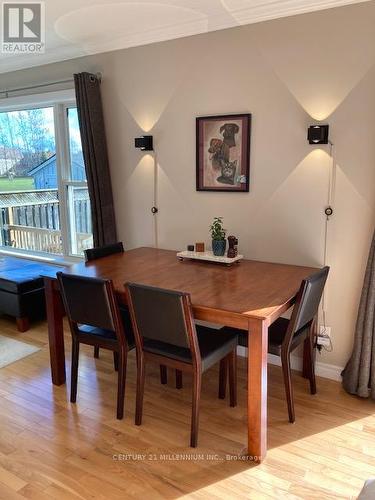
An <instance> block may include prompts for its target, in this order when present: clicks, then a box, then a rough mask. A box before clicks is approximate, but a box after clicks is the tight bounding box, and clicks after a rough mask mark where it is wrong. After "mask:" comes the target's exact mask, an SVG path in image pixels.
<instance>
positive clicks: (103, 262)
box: [44, 247, 316, 462]
mask: <svg viewBox="0 0 375 500" xmlns="http://www.w3.org/2000/svg"><path fill="white" fill-rule="evenodd" d="M315 271H316V268H312V267H302V266H294V265H286V264H275V263H269V262H260V261H253V260H242V261H240V262H239V263H238V264H233V265H232V266H225V265H221V264H217V263H209V262H201V261H193V260H183V261H180V260H179V259H178V258H177V256H176V252H175V251H171V250H160V249H155V248H146V247H143V248H136V249H134V250H129V251H126V252H124V253H120V254H115V255H111V256H108V257H105V258H102V259H97V260H94V261H91V262H86V263H84V262H82V263H77V264H74V265H72V266H71V267H69V268H66V269H65V270H64V272H67V273H70V274H76V275H81V276H88V277H90V276H92V277H96V278H106V279H111V280H112V281H113V285H114V288H115V291H116V294H117V296H118V300H119V302H120V303H122V304H126V294H125V289H124V284H125V283H126V282H137V283H143V284H147V285H152V286H157V287H160V288H168V289H173V290H180V291H184V292H189V293H190V295H191V301H192V306H193V313H194V317H195V318H196V319H197V320H204V321H208V322H211V323H216V324H220V325H226V326H231V327H235V328H241V329H243V330H247V331H248V346H249V349H248V398H247V407H248V442H247V451H248V456H249V458H250V459H252V460H254V461H256V462H260V461H262V460H263V459H264V457H265V456H266V452H267V347H268V327H269V326H270V325H271V324H272V323H273V322H274V321H275V320H276V319H277V318H279V317H280V316H281V315H282V314H283V313H284V312H285V311H287V310H288V309H289V308H290V307H291V306H292V305H293V303H294V301H295V297H296V294H297V292H298V289H299V287H300V284H301V280H303V279H304V278H306V277H307V276H309V275H310V274H312V273H313V272H315ZM44 281H45V291H46V304H47V320H48V335H49V347H50V361H51V374H52V382H53V384H55V385H61V384H64V383H65V350H64V332H63V316H64V314H65V312H64V308H63V304H62V300H61V296H60V292H59V287H58V282H57V279H56V275H55V274H54V273H53V272H51V274H50V275H44Z"/></svg>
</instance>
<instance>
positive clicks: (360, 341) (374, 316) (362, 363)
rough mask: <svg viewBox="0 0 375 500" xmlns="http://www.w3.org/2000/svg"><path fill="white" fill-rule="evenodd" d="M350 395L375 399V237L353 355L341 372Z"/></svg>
mask: <svg viewBox="0 0 375 500" xmlns="http://www.w3.org/2000/svg"><path fill="white" fill-rule="evenodd" d="M342 382H343V386H344V389H345V390H346V391H347V392H349V393H350V394H356V395H357V396H361V397H363V398H368V397H371V398H372V399H375V234H374V237H373V240H372V244H371V248H370V254H369V257H368V261H367V268H366V274H365V280H364V283H363V289H362V295H361V301H360V304H359V310H358V317H357V324H356V329H355V336H354V345H353V352H352V355H351V357H350V359H349V361H348V363H347V365H346V367H345V370H344V371H343V372H342Z"/></svg>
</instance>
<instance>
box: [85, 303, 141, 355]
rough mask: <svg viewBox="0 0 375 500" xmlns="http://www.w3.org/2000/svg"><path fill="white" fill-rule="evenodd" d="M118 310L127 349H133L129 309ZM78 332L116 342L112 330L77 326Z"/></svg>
mask: <svg viewBox="0 0 375 500" xmlns="http://www.w3.org/2000/svg"><path fill="white" fill-rule="evenodd" d="M119 309H120V314H121V319H122V323H123V325H124V331H125V335H126V341H127V343H128V347H129V349H133V348H134V347H135V341H134V335H133V328H132V324H131V319H130V314H129V309H128V308H127V307H126V306H121V307H120V308H119ZM78 331H79V333H81V334H83V335H87V336H91V337H93V336H94V337H96V338H97V339H102V340H106V341H108V340H109V341H113V342H117V337H116V334H115V332H114V331H113V330H106V329H105V328H99V327H96V326H90V325H79V327H78Z"/></svg>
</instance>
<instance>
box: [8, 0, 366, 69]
mask: <svg viewBox="0 0 375 500" xmlns="http://www.w3.org/2000/svg"><path fill="white" fill-rule="evenodd" d="M362 1H364V0H137V1H130V0H117V1H114V0H64V1H61V0H59V1H57V0H44V2H45V11H46V50H45V53H44V54H39V55H34V54H27V55H24V54H18V55H5V54H2V53H0V73H4V72H7V71H14V70H17V69H22V68H28V67H31V66H39V65H41V64H48V63H51V62H56V61H61V60H65V59H72V58H75V57H80V56H83V55H87V54H95V53H98V52H106V51H110V50H116V49H122V48H126V47H134V46H137V45H145V44H149V43H154V42H159V41H163V40H170V39H174V38H181V37H184V36H190V35H195V34H198V33H206V32H209V31H215V30H219V29H225V28H230V27H233V26H238V25H243V24H250V23H256V22H259V21H264V20H267V19H275V18H279V17H285V16H291V15H295V14H301V13H304V12H312V11H316V10H321V9H327V8H332V7H338V6H342V5H348V4H353V3H361V2H362Z"/></svg>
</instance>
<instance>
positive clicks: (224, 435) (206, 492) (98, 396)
mask: <svg viewBox="0 0 375 500" xmlns="http://www.w3.org/2000/svg"><path fill="white" fill-rule="evenodd" d="M0 331H1V334H2V335H9V336H11V337H12V338H17V339H19V340H24V341H26V342H30V343H32V344H34V345H38V346H40V347H42V350H41V351H39V352H38V353H35V354H33V355H31V356H29V357H28V358H25V359H23V360H20V361H18V362H16V363H13V364H12V365H9V366H8V367H5V368H2V369H0V499H7V500H11V499H21V498H29V499H37V500H43V499H51V498H57V499H74V498H77V499H78V498H79V499H89V498H90V499H93V498H95V499H120V498H121V499H124V498H146V499H152V500H154V499H159V498H160V499H161V498H164V499H174V498H180V497H183V496H188V497H190V498H215V499H219V498H222V499H224V498H225V499H228V498H236V499H239V498H254V499H257V500H258V499H261V498H277V499H280V498H288V499H293V498H301V499H310V498H311V499H313V498H314V499H315V498H316V499H320V500H323V499H333V498H334V499H337V498H345V499H348V498H355V497H356V495H357V494H358V492H359V491H360V489H361V487H362V485H363V482H364V481H365V480H366V479H367V478H368V477H370V476H374V475H375V440H374V435H375V415H374V413H375V412H374V410H375V405H374V403H373V402H371V401H363V400H359V399H357V398H355V397H351V396H348V395H347V394H346V393H344V392H343V390H342V389H341V386H340V384H339V383H337V382H333V381H328V380H324V379H319V378H318V394H317V395H316V396H310V394H309V392H308V382H307V381H306V380H304V379H302V378H301V377H300V376H299V374H297V373H296V374H295V375H294V384H295V403H296V423H295V424H294V425H291V424H289V423H288V420H287V410H286V404H285V400H284V389H283V385H282V379H281V372H280V369H279V368H277V367H270V368H269V372H270V376H269V452H268V454H267V458H266V460H265V461H264V463H262V464H261V465H259V466H255V465H253V464H250V463H248V462H244V461H240V460H236V455H237V454H239V453H241V451H242V449H243V447H244V446H245V443H246V415H245V411H246V389H245V363H244V362H243V360H241V359H240V362H239V405H238V407H237V408H230V407H229V406H228V404H227V401H222V400H219V399H217V397H216V395H217V388H218V386H217V375H218V373H217V369H213V370H210V371H209V372H208V373H207V374H205V375H204V377H203V389H202V406H201V422H200V435H199V447H198V448H196V449H194V450H193V449H191V448H189V447H188V443H189V432H190V429H189V422H190V389H191V385H190V380H189V379H188V378H187V377H185V380H184V388H183V389H182V390H181V391H178V390H176V389H175V388H174V387H173V378H172V377H170V384H168V386H162V385H160V383H159V379H158V374H159V371H158V368H157V367H155V369H153V370H150V371H149V372H148V374H147V378H146V394H145V404H144V421H143V425H142V426H141V427H136V426H134V424H133V417H134V401H135V377H134V373H135V363H134V354H131V356H130V362H129V372H128V384H127V395H126V418H125V419H124V420H123V421H117V420H116V418H115V400H116V397H115V396H116V376H115V373H114V370H113V365H112V356H111V354H110V353H107V352H104V351H101V357H100V359H99V360H95V359H94V358H93V353H92V350H91V349H82V354H83V355H82V356H81V360H82V362H81V366H80V379H79V384H78V399H77V404H76V405H71V404H70V403H69V402H68V388H67V387H66V386H61V387H53V386H52V384H51V379H50V372H49V354H48V346H47V333H46V324H45V323H40V324H38V325H36V326H34V327H33V328H32V329H31V330H30V331H29V332H26V333H23V334H20V333H18V332H16V331H15V328H14V324H13V321H12V320H9V321H8V320H6V319H0ZM66 344H67V351H68V352H67V358H68V359H69V355H70V352H69V349H70V337H69V335H67V339H66ZM189 458H193V460H191V459H189ZM226 458H227V459H226ZM228 458H230V460H229V459H228Z"/></svg>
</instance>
